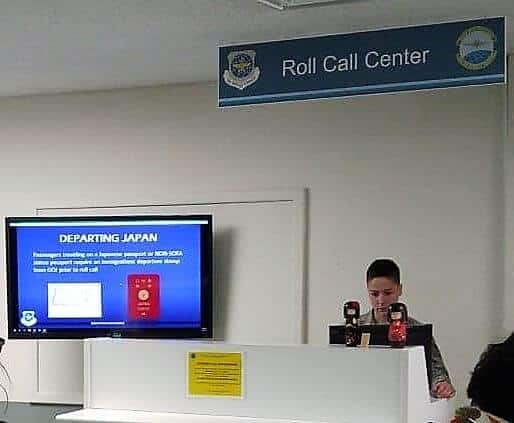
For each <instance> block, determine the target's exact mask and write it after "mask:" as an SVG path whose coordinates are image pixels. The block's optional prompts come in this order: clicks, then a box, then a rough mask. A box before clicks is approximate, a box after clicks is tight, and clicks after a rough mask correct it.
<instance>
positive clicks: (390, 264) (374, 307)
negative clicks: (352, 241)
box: [359, 259, 455, 398]
mask: <svg viewBox="0 0 514 423" xmlns="http://www.w3.org/2000/svg"><path fill="white" fill-rule="evenodd" d="M366 285H367V289H368V298H369V302H370V305H371V310H370V311H369V312H368V313H366V314H363V315H362V316H361V318H360V320H359V323H360V324H367V325H370V324H371V325H373V324H377V325H379V324H387V309H388V307H389V306H390V305H391V304H393V303H396V302H398V300H399V298H400V296H401V295H402V284H401V280H400V268H399V267H398V265H397V264H396V263H395V262H394V261H393V260H390V259H377V260H375V261H373V262H372V263H371V264H370V265H369V267H368V270H367V271H366ZM419 324H420V322H419V321H417V320H416V319H413V318H412V317H410V316H409V318H408V325H409V326H413V325H419ZM432 395H433V396H434V397H436V398H452V397H453V396H455V388H454V387H453V385H452V382H451V379H450V375H449V373H448V370H447V369H446V366H445V365H444V362H443V358H442V356H441V352H440V351H439V347H438V346H437V344H436V342H435V341H434V340H433V341H432Z"/></svg>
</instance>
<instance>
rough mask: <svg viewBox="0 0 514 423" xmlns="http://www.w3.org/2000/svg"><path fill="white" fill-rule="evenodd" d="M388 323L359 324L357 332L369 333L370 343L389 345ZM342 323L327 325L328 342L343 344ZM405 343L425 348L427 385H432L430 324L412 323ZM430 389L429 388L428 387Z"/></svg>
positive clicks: (343, 328) (343, 327)
mask: <svg viewBox="0 0 514 423" xmlns="http://www.w3.org/2000/svg"><path fill="white" fill-rule="evenodd" d="M388 329H389V326H388V325H360V326H359V332H360V333H361V334H362V333H369V334H370V340H369V344H370V345H389V342H388V340H387V334H388ZM344 330H345V326H344V325H330V326H329V343H330V344H344V343H345V337H344ZM407 345H408V346H416V345H419V346H423V348H424V350H425V365H426V371H427V377H428V386H429V387H431V386H432V325H431V324H421V325H412V326H409V327H408V328H407ZM429 390H430V388H429Z"/></svg>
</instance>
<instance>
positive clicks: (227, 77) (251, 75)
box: [223, 50, 261, 90]
mask: <svg viewBox="0 0 514 423" xmlns="http://www.w3.org/2000/svg"><path fill="white" fill-rule="evenodd" d="M255 57H256V53H255V51H253V50H244V51H233V52H230V53H229V54H228V56H227V59H228V69H227V70H226V71H225V72H223V80H224V81H225V83H226V84H227V85H230V86H231V87H234V88H237V89H238V90H244V89H245V88H246V87H249V86H250V85H252V84H253V83H255V82H256V81H257V80H258V79H259V76H260V74H261V71H260V69H259V67H258V66H256V64H255Z"/></svg>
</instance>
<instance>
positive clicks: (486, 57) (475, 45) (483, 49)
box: [457, 26, 497, 70]
mask: <svg viewBox="0 0 514 423" xmlns="http://www.w3.org/2000/svg"><path fill="white" fill-rule="evenodd" d="M457 47H458V48H459V51H458V52H457V61H458V62H459V64H460V65H461V66H462V67H463V68H465V69H468V70H482V69H485V68H487V67H488V66H489V65H490V64H491V63H493V62H494V60H495V59H496V55H497V50H496V35H495V34H494V32H493V31H491V30H490V29H489V28H486V27H485V26H474V27H471V28H468V29H467V30H466V31H464V32H463V33H462V34H461V35H460V37H459V38H458V40H457Z"/></svg>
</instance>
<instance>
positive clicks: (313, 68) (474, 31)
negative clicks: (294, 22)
mask: <svg viewBox="0 0 514 423" xmlns="http://www.w3.org/2000/svg"><path fill="white" fill-rule="evenodd" d="M506 57H507V56H506V48H505V18H492V19H479V20H471V21H464V22H451V23H441V24H435V25H423V26H415V27H405V28H394V29H385V30H380V31H369V32H359V33H354V34H340V35H327V36H322V37H314V38H298V39H292V40H284V41H272V42H267V43H258V44H245V45H233V46H224V47H220V48H219V75H218V79H219V84H218V105H219V106H220V107H225V106H239V105H247V104H259V103H275V102H282V101H296V100H308V99H319V98H329V97H344V96H354V95H363V94H378V93H390V92H398V91H413V90H422V89H435V88H448V87H461V86H469V85H485V84H498V83H505V82H506Z"/></svg>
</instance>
